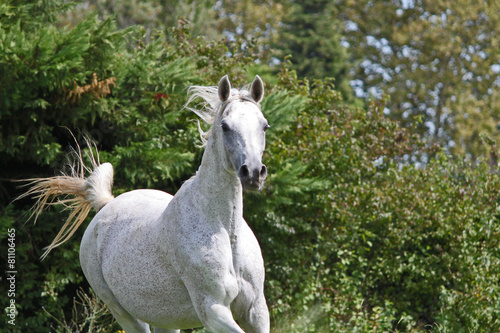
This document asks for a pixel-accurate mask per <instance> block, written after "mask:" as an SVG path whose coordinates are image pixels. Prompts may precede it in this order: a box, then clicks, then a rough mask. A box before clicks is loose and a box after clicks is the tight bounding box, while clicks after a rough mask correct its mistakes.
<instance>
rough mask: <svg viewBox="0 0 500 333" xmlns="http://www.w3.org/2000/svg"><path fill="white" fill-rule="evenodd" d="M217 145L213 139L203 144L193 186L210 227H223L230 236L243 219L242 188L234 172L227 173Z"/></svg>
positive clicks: (219, 147) (220, 148) (228, 171)
mask: <svg viewBox="0 0 500 333" xmlns="http://www.w3.org/2000/svg"><path fill="white" fill-rule="evenodd" d="M221 150H222V147H221V145H220V144H219V143H218V142H216V140H215V135H213V136H212V137H211V138H210V139H209V141H208V144H207V148H206V149H205V152H204V154H203V158H202V162H201V165H200V168H199V169H198V172H197V173H196V177H195V179H194V184H195V186H196V192H197V194H196V195H197V197H198V198H199V201H200V202H201V205H200V207H199V209H201V210H205V212H204V213H205V216H208V217H209V220H210V218H212V219H213V220H214V221H213V222H214V223H223V225H224V228H225V229H226V230H228V233H230V234H231V233H233V232H234V231H235V229H236V228H237V227H238V226H239V224H240V222H241V220H242V218H243V188H242V186H241V182H240V179H239V177H238V175H237V174H236V172H234V171H231V170H227V169H226V167H225V164H224V162H223V159H222V158H221V156H223V155H222V154H223V152H222V151H221Z"/></svg>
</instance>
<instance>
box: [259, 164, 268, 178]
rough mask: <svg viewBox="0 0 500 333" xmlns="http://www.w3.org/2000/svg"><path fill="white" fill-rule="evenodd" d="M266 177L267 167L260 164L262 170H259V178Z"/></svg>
mask: <svg viewBox="0 0 500 333" xmlns="http://www.w3.org/2000/svg"><path fill="white" fill-rule="evenodd" d="M266 176H267V167H266V166H265V165H264V164H262V168H261V169H260V177H261V178H266Z"/></svg>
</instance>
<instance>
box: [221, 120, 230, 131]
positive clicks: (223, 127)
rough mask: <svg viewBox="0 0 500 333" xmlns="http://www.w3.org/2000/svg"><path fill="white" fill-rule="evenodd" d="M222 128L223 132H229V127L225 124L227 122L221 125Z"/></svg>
mask: <svg viewBox="0 0 500 333" xmlns="http://www.w3.org/2000/svg"><path fill="white" fill-rule="evenodd" d="M220 127H222V130H223V131H224V132H227V131H228V130H229V125H228V124H227V123H225V122H222V123H221V124H220Z"/></svg>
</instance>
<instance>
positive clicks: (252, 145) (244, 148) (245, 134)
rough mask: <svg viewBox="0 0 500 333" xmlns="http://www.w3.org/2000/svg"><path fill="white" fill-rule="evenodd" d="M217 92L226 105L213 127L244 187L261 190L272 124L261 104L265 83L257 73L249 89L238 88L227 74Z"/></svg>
mask: <svg viewBox="0 0 500 333" xmlns="http://www.w3.org/2000/svg"><path fill="white" fill-rule="evenodd" d="M218 95H219V99H220V101H221V102H222V103H223V105H224V107H223V108H222V110H221V115H220V117H218V118H219V119H218V123H214V126H213V127H215V130H217V131H218V132H219V135H218V137H219V138H222V141H223V146H224V151H225V155H226V159H227V162H228V163H227V164H228V165H229V168H232V169H233V171H234V172H236V173H237V174H238V177H239V178H240V181H241V184H242V186H243V188H244V189H248V190H259V189H261V188H262V186H263V184H264V180H265V179H266V177H267V168H266V166H265V165H264V164H262V154H263V153H264V149H265V146H266V130H267V129H268V128H269V127H270V126H269V124H268V122H267V120H266V118H265V117H264V115H263V114H262V111H261V108H260V104H259V102H260V101H261V100H262V98H263V96H264V83H263V82H262V80H261V78H260V77H259V76H256V77H255V80H254V81H253V83H252V86H251V88H250V91H247V90H236V89H232V88H231V83H230V82H229V79H228V77H227V75H226V76H224V77H223V78H222V79H221V80H220V82H219V85H218Z"/></svg>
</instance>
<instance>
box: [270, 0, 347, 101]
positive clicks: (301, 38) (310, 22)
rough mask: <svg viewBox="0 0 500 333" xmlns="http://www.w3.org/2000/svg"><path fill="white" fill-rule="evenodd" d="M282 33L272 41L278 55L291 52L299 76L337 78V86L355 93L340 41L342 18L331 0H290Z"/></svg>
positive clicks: (345, 92)
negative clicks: (350, 82)
mask: <svg viewBox="0 0 500 333" xmlns="http://www.w3.org/2000/svg"><path fill="white" fill-rule="evenodd" d="M285 6H287V7H288V6H290V8H289V9H288V12H289V14H288V15H287V16H285V17H284V18H283V22H282V27H281V28H279V30H278V35H279V37H278V38H277V39H276V42H275V43H274V44H273V45H272V48H273V49H274V50H275V51H276V52H277V55H278V58H280V59H283V58H284V57H286V56H287V55H291V59H290V60H291V63H292V68H293V69H294V70H296V71H297V74H298V75H299V77H302V78H306V77H307V78H309V79H324V78H327V77H330V78H334V79H335V81H334V83H335V86H336V87H337V90H338V91H340V92H342V94H343V96H344V97H345V98H347V99H350V98H351V97H352V95H351V88H350V86H349V81H348V76H347V75H348V64H347V59H348V54H347V49H346V48H345V47H344V46H342V44H341V34H340V32H341V24H342V23H341V21H339V20H338V19H337V15H338V11H337V8H336V6H335V5H334V4H333V3H332V2H331V1H326V0H325V1H311V0H301V1H290V2H289V3H287V4H286V5H285Z"/></svg>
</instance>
